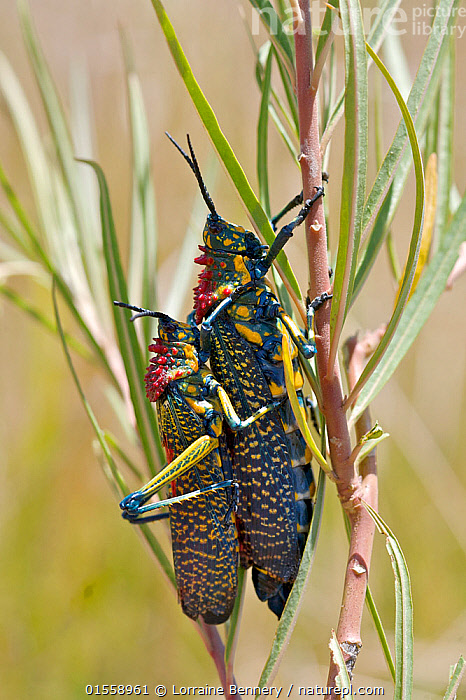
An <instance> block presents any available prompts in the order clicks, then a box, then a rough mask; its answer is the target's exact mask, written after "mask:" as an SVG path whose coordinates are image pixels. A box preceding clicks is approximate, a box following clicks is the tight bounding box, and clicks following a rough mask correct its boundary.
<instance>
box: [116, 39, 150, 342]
mask: <svg viewBox="0 0 466 700" xmlns="http://www.w3.org/2000/svg"><path fill="white" fill-rule="evenodd" d="M121 40H122V45H123V53H124V57H125V64H126V80H127V89H128V107H129V118H130V119H129V121H130V127H131V141H132V172H133V197H132V206H131V236H130V246H131V247H130V256H129V267H128V291H129V297H130V299H133V303H135V304H138V305H140V306H143V307H144V308H146V309H155V308H157V298H156V293H155V281H156V275H155V271H156V269H157V222H156V208H155V197H154V185H153V181H152V175H151V164H150V137H149V127H148V124H147V117H146V110H145V107H144V100H143V96H142V90H141V84H140V81H139V78H138V76H137V74H136V72H135V70H134V66H133V61H132V57H131V49H130V46H129V42H128V40H127V38H126V36H125V35H124V34H123V33H122V35H121ZM145 330H146V332H145V333H143V335H144V336H145V340H146V344H147V342H148V340H149V337H150V336H149V332H150V324H146V326H145Z"/></svg>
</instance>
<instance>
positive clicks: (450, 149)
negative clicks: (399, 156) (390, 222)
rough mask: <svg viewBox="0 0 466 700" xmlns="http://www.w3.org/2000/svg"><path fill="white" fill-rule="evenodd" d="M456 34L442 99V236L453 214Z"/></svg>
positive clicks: (437, 227) (437, 221)
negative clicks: (451, 208) (451, 207)
mask: <svg viewBox="0 0 466 700" xmlns="http://www.w3.org/2000/svg"><path fill="white" fill-rule="evenodd" d="M455 46H456V44H455V38H454V37H451V39H450V45H449V50H448V56H447V60H446V61H445V66H444V69H443V72H442V80H441V83H440V101H439V133H438V150H437V158H438V191H437V213H436V219H435V230H436V235H437V236H438V237H439V238H441V237H442V235H443V234H444V233H445V231H446V230H447V226H448V221H449V218H450V191H451V185H452V170H453V158H454V154H455V149H454V145H453V134H454V121H453V120H454V105H455Z"/></svg>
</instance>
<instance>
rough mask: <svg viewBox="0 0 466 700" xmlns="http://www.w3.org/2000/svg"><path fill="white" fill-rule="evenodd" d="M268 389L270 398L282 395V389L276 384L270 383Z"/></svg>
mask: <svg viewBox="0 0 466 700" xmlns="http://www.w3.org/2000/svg"><path fill="white" fill-rule="evenodd" d="M269 389H270V391H271V394H272V396H282V395H283V387H282V386H281V385H280V384H276V383H275V382H270V384H269Z"/></svg>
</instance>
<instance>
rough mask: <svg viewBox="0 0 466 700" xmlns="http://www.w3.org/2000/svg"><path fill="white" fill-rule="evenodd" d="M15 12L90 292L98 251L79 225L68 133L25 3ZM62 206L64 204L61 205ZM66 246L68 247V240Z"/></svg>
mask: <svg viewBox="0 0 466 700" xmlns="http://www.w3.org/2000/svg"><path fill="white" fill-rule="evenodd" d="M18 8H19V16H20V21H21V27H22V30H23V36H24V42H25V45H26V48H27V51H28V54H29V58H30V61H31V65H32V68H33V71H34V76H35V78H36V82H37V86H38V88H39V91H40V95H41V98H42V103H43V106H44V109H45V112H46V115H47V119H48V122H49V127H50V131H51V134H52V138H53V143H54V146H55V150H56V153H57V158H58V162H59V164H60V168H61V172H62V178H61V185H62V186H63V187H64V192H65V194H66V207H67V209H68V216H69V218H70V222H72V226H71V227H70V234H71V233H72V235H73V237H75V240H76V243H77V245H78V246H79V248H80V250H81V260H82V262H83V264H84V270H85V274H86V275H87V279H88V282H89V284H90V286H91V288H92V286H93V281H94V280H95V281H96V284H97V285H100V283H101V279H100V278H101V270H100V269H99V268H98V266H97V265H96V264H95V262H96V259H98V248H97V246H96V239H95V237H93V236H91V235H86V226H85V224H84V222H83V213H82V212H84V211H85V210H86V207H87V202H86V201H85V200H84V198H83V196H82V193H81V191H80V189H79V187H78V185H77V183H78V182H79V178H78V176H77V166H76V162H75V160H74V152H73V144H72V140H71V136H70V131H69V128H68V124H67V122H66V119H65V115H64V111H63V108H62V105H61V103H60V98H59V96H58V93H57V91H56V88H55V85H54V83H53V79H52V76H51V73H50V70H49V68H48V65H47V62H46V60H45V57H44V54H43V52H42V49H41V46H40V44H39V41H38V39H37V36H36V33H35V30H34V27H33V23H32V19H31V15H30V12H29V7H28V5H27V2H25V0H19V2H18ZM63 204H65V201H64V202H63ZM55 238H56V240H55V245H56V246H58V245H59V244H60V237H59V236H58V235H56V236H55ZM66 244H67V245H69V244H70V243H69V240H68V241H67V242H66Z"/></svg>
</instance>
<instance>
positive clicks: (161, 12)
mask: <svg viewBox="0 0 466 700" xmlns="http://www.w3.org/2000/svg"><path fill="white" fill-rule="evenodd" d="M152 5H153V6H154V9H155V12H156V14H157V17H158V20H159V22H160V26H161V28H162V31H163V33H164V35H165V38H166V40H167V43H168V47H169V49H170V51H171V53H172V56H173V58H174V61H175V64H176V66H177V68H178V70H179V72H180V75H181V77H182V79H183V82H184V84H185V85H186V88H187V90H188V92H189V94H190V96H191V99H192V101H193V103H194V106H195V107H196V109H197V111H198V113H199V116H200V118H201V120H202V122H203V124H204V126H205V128H206V130H207V133H208V134H209V136H210V138H211V140H212V143H213V144H214V146H215V149H216V151H217V153H218V154H219V156H220V158H221V160H222V162H223V164H224V165H225V168H226V170H227V172H228V174H229V175H230V178H231V180H232V182H233V184H234V186H235V187H236V189H237V191H238V194H239V195H240V197H241V199H242V200H243V202H244V204H245V206H246V209H247V210H248V212H249V214H250V216H251V218H252V220H253V221H254V222H255V224H256V225H257V227H258V229H259V231H260V232H261V234H262V236H263V237H264V239H265V241H266V242H267V243H268V245H271V244H272V242H273V240H274V233H273V231H272V227H271V225H270V221H269V220H268V218H267V215H266V213H265V212H264V210H263V208H262V207H261V205H260V202H259V200H258V199H257V197H256V195H255V194H254V192H253V190H252V188H251V186H250V184H249V182H248V180H247V178H246V175H245V174H244V171H243V169H242V168H241V166H240V164H239V162H238V160H237V159H236V156H235V154H234V153H233V150H232V148H231V146H230V144H229V143H228V141H227V139H226V138H225V135H224V134H223V132H222V130H221V129H220V126H219V123H218V121H217V118H216V116H215V114H214V112H213V110H212V107H211V106H210V104H209V103H208V101H207V100H206V98H205V96H204V94H203V92H202V90H201V88H200V87H199V84H198V83H197V81H196V79H195V77H194V74H193V72H192V70H191V67H190V65H189V63H188V61H187V59H186V56H185V55H184V53H183V49H182V48H181V45H180V43H179V41H178V39H177V36H176V34H175V30H174V29H173V26H172V24H171V22H170V20H169V18H168V16H167V13H166V12H165V8H164V6H163V4H162V2H160V0H152ZM277 262H278V264H279V265H280V268H281V269H282V271H283V274H284V275H285V277H286V278H287V280H288V282H289V284H290V285H291V287H292V289H293V290H294V292H295V293H296V294H297V295H298V297H299V298H301V293H300V291H299V285H298V283H297V281H296V278H295V276H294V274H293V272H292V270H291V267H290V265H289V263H288V260H287V259H286V256H285V254H284V253H283V251H281V252H280V254H279V255H278V257H277Z"/></svg>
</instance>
